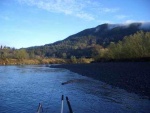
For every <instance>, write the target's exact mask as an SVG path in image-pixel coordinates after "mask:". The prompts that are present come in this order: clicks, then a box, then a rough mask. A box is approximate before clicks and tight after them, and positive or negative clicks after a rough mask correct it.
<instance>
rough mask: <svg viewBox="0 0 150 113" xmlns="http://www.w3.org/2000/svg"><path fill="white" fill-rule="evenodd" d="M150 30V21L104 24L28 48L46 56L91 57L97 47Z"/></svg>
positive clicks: (29, 50)
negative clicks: (50, 42) (53, 41)
mask: <svg viewBox="0 0 150 113" xmlns="http://www.w3.org/2000/svg"><path fill="white" fill-rule="evenodd" d="M141 30H142V31H144V32H147V31H150V22H145V23H131V24H102V25H99V26H97V27H95V28H89V29H85V30H83V31H81V32H79V33H76V34H74V35H71V36H69V37H67V38H66V39H64V40H62V41H57V42H55V43H52V44H46V45H44V46H38V47H30V48H27V51H28V52H31V51H32V52H34V53H35V54H36V55H40V56H46V57H68V58H69V57H71V56H76V57H91V56H92V55H95V54H96V53H93V52H94V51H95V49H100V48H102V47H107V46H108V45H109V44H110V43H111V42H115V43H116V42H118V41H119V40H123V38H124V37H125V36H129V35H132V34H134V33H136V32H138V31H141Z"/></svg>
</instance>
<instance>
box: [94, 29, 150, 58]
mask: <svg viewBox="0 0 150 113" xmlns="http://www.w3.org/2000/svg"><path fill="white" fill-rule="evenodd" d="M140 58H150V32H143V31H139V32H137V33H135V34H133V35H130V36H125V37H124V39H123V40H122V41H119V42H117V43H114V42H111V43H110V45H109V46H108V47H107V48H102V49H100V51H99V54H98V55H97V56H96V57H95V60H97V61H98V60H102V59H106V60H110V59H112V60H120V59H122V60H123V59H140Z"/></svg>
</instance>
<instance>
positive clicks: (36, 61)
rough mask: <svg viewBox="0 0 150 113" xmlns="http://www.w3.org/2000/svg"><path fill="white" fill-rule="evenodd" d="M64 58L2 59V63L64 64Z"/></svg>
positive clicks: (0, 61)
mask: <svg viewBox="0 0 150 113" xmlns="http://www.w3.org/2000/svg"><path fill="white" fill-rule="evenodd" d="M62 63H66V61H65V60H64V59H59V58H43V59H7V58H6V59H0V65H22V64H24V65H33V64H34V65H36V64H62Z"/></svg>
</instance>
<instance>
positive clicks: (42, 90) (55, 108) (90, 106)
mask: <svg viewBox="0 0 150 113" xmlns="http://www.w3.org/2000/svg"><path fill="white" fill-rule="evenodd" d="M69 80H74V82H73V83H69V84H66V85H61V83H63V82H66V81H69ZM62 94H63V95H64V96H68V97H69V100H70V102H71V106H72V109H73V111H74V112H75V113H149V111H150V101H149V100H148V99H146V98H143V97H140V96H138V95H136V94H133V93H128V92H126V91H125V90H122V89H119V88H116V87H111V86H110V85H107V84H105V83H103V82H100V81H96V80H93V79H91V78H87V77H85V76H81V75H78V74H76V73H73V72H70V71H68V70H66V69H55V68H49V67H45V66H0V113H35V112H36V111H37V107H38V104H39V103H42V105H43V110H44V113H60V108H61V95H62ZM64 113H69V110H68V107H67V103H66V101H64Z"/></svg>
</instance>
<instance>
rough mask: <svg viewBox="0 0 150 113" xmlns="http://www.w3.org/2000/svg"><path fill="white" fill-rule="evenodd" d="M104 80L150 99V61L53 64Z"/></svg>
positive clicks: (54, 66) (55, 66)
mask: <svg viewBox="0 0 150 113" xmlns="http://www.w3.org/2000/svg"><path fill="white" fill-rule="evenodd" d="M51 67H53V68H65V69H68V70H70V71H72V72H75V73H78V74H81V75H83V76H88V77H91V78H94V79H96V80H100V81H103V82H105V83H107V84H110V85H112V86H116V87H119V88H122V89H125V90H127V91H128V92H132V93H136V94H139V95H142V96H146V97H147V98H149V99H150V62H105V63H91V64H62V65H52V66H51Z"/></svg>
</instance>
